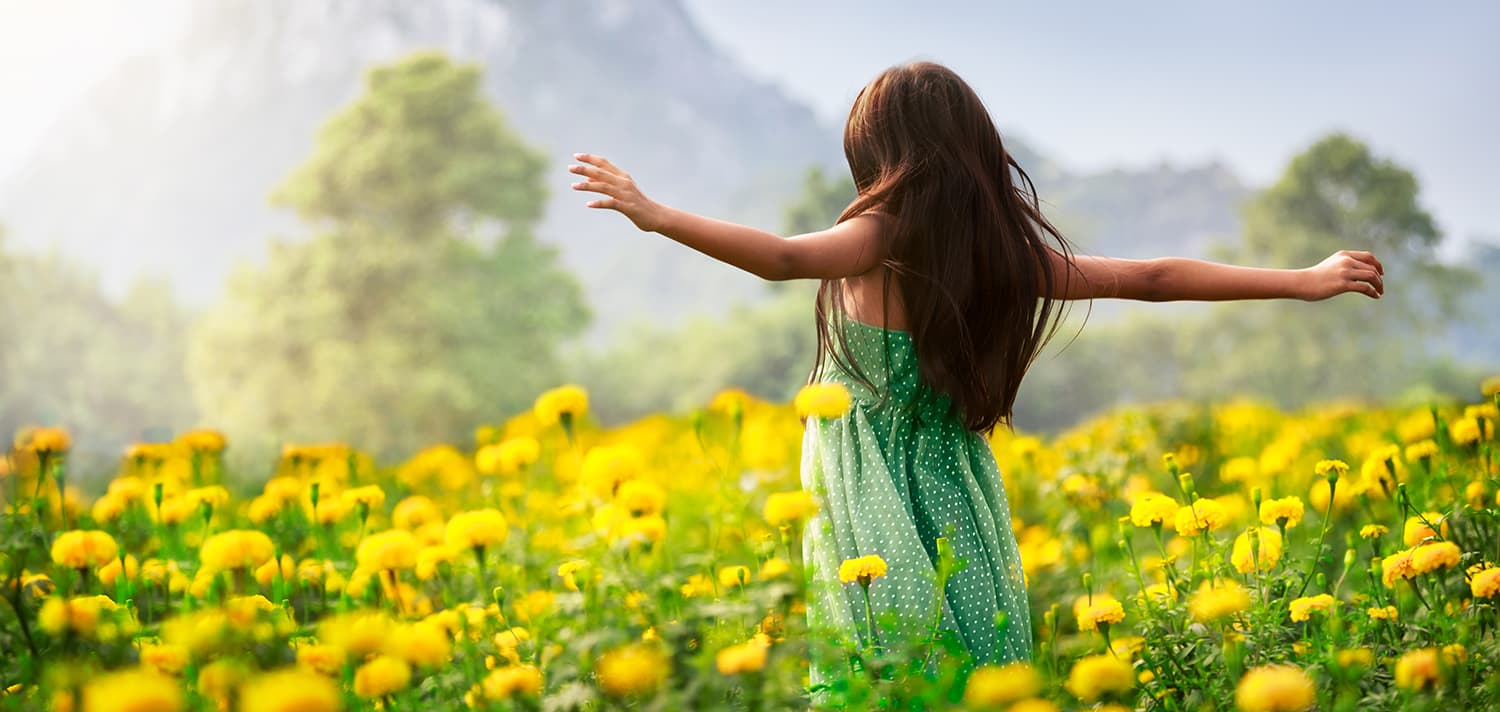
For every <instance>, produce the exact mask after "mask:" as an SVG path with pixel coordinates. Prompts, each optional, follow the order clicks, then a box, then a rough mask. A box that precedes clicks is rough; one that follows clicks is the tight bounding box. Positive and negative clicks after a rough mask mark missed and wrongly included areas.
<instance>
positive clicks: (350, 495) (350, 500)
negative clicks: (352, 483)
mask: <svg viewBox="0 0 1500 712" xmlns="http://www.w3.org/2000/svg"><path fill="white" fill-rule="evenodd" d="M339 499H342V500H344V504H346V505H348V506H350V507H354V506H356V505H360V504H363V505H365V506H366V507H369V508H370V509H374V508H376V507H379V506H380V505H382V504H385V490H383V489H380V485H365V486H364V487H355V488H353V489H346V490H344V491H343V492H340V493H339Z"/></svg>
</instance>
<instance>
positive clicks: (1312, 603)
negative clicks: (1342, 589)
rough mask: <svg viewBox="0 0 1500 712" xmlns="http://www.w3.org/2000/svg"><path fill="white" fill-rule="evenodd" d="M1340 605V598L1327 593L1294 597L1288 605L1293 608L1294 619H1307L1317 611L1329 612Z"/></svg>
mask: <svg viewBox="0 0 1500 712" xmlns="http://www.w3.org/2000/svg"><path fill="white" fill-rule="evenodd" d="M1336 605H1338V599H1336V598H1334V597H1333V596H1330V595H1328V594H1326V593H1320V594H1318V595H1316V596H1304V597H1302V598H1298V599H1294V600H1293V601H1292V602H1291V603H1290V604H1288V606H1289V607H1290V608H1291V610H1292V620H1294V621H1305V620H1308V619H1310V618H1311V617H1312V614H1313V613H1314V612H1315V611H1321V612H1327V611H1330V610H1333V607H1334V606H1336Z"/></svg>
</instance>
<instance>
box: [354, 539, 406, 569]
mask: <svg viewBox="0 0 1500 712" xmlns="http://www.w3.org/2000/svg"><path fill="white" fill-rule="evenodd" d="M355 559H356V560H358V561H359V565H360V568H363V569H368V570H370V571H404V570H406V569H411V568H415V567H416V565H417V540H416V539H415V538H413V537H412V535H411V532H409V531H406V530H405V529H387V530H385V531H383V532H379V533H376V534H371V535H369V536H367V537H365V540H364V541H362V542H360V543H359V550H358V551H357V552H356V553H355Z"/></svg>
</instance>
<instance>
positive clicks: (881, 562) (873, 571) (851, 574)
mask: <svg viewBox="0 0 1500 712" xmlns="http://www.w3.org/2000/svg"><path fill="white" fill-rule="evenodd" d="M885 572H886V565H885V559H882V558H880V555H879V554H868V555H866V556H860V557H856V558H853V559H845V560H844V562H843V563H842V564H839V580H840V581H842V582H844V583H852V582H854V581H858V582H859V585H861V586H869V585H870V581H872V580H874V579H877V578H880V577H881V576H884V575H885Z"/></svg>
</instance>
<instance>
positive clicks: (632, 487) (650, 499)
mask: <svg viewBox="0 0 1500 712" xmlns="http://www.w3.org/2000/svg"><path fill="white" fill-rule="evenodd" d="M666 503H667V493H666V492H665V491H663V490H662V488H661V486H660V485H657V484H656V483H655V482H647V481H646V480H626V481H625V482H622V483H620V487H619V489H616V490H615V505H616V506H618V507H619V508H620V509H622V510H624V511H625V512H626V513H628V514H629V515H630V516H632V517H649V516H652V515H656V514H661V511H662V508H663V507H664V506H666Z"/></svg>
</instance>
